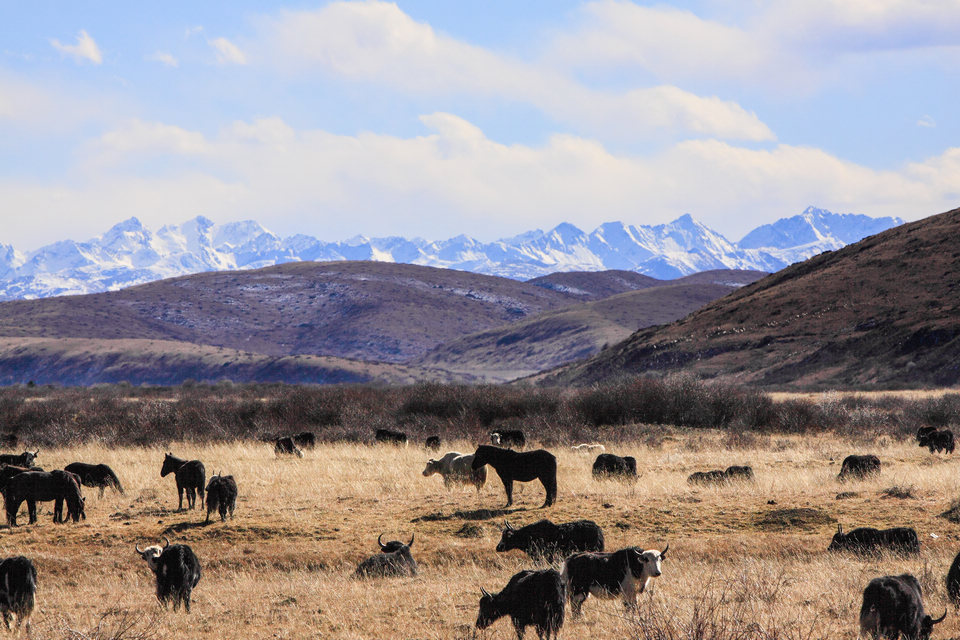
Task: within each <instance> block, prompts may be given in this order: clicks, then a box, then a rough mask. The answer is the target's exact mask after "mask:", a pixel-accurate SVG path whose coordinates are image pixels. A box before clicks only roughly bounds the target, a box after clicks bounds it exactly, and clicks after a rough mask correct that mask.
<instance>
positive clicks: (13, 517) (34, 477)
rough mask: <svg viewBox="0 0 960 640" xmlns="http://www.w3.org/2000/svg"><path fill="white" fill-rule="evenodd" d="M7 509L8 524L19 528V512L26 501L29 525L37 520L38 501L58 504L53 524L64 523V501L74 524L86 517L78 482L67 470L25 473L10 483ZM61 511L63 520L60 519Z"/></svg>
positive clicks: (5, 499) (6, 503)
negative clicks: (83, 516)
mask: <svg viewBox="0 0 960 640" xmlns="http://www.w3.org/2000/svg"><path fill="white" fill-rule="evenodd" d="M4 496H5V498H4V506H5V507H6V511H7V524H8V525H9V526H11V527H15V526H17V511H19V510H20V505H21V504H22V503H23V501H24V500H26V501H27V512H28V514H29V516H30V524H34V523H35V522H36V521H37V502H46V501H51V500H52V501H55V502H57V503H59V510H58V509H57V507H55V508H54V522H59V521H61V520H62V511H63V501H66V503H67V516H68V517H70V518H72V519H73V521H74V522H77V521H79V520H80V517H81V516H82V515H83V511H84V510H83V497H82V496H81V495H80V484H79V482H78V481H77V480H76V479H75V477H73V476H72V475H71V474H69V473H68V472H66V471H60V470H55V471H50V472H46V471H26V472H23V473H19V474H17V475H15V476H13V477H12V478H10V480H9V481H8V482H7V488H6V492H5V494H4ZM58 511H59V515H60V518H58Z"/></svg>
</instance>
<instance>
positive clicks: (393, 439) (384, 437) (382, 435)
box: [373, 429, 407, 444]
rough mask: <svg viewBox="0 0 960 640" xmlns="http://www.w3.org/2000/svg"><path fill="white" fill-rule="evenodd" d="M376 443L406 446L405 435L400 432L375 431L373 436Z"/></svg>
mask: <svg viewBox="0 0 960 640" xmlns="http://www.w3.org/2000/svg"><path fill="white" fill-rule="evenodd" d="M373 438H374V440H376V441H377V442H384V443H387V444H407V434H405V433H404V432H402V431H391V430H390V429H377V432H376V433H375V434H374V436H373Z"/></svg>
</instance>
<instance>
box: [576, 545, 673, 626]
mask: <svg viewBox="0 0 960 640" xmlns="http://www.w3.org/2000/svg"><path fill="white" fill-rule="evenodd" d="M669 548H670V545H669V544H668V545H667V546H665V547H664V548H663V551H657V550H656V549H651V550H649V551H643V550H641V549H640V548H639V547H627V548H626V549H620V550H619V551H614V552H613V553H575V554H573V555H572V556H570V557H569V558H567V560H566V562H564V563H563V579H564V582H565V583H566V585H567V597H568V598H569V599H570V606H571V610H572V611H573V615H574V617H577V616H579V615H580V612H581V609H582V607H583V602H584V601H585V600H586V599H587V597H588V596H590V595H594V596H596V597H598V598H615V597H617V596H621V597H622V598H623V604H624V606H626V607H636V606H637V595H638V594H640V593H643V592H644V590H645V589H646V588H647V583H649V582H650V580H651V579H653V578H656V577H659V576H660V574H661V568H660V563H661V562H662V561H663V560H664V559H665V558H666V556H667V550H668V549H669Z"/></svg>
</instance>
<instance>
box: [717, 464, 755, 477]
mask: <svg viewBox="0 0 960 640" xmlns="http://www.w3.org/2000/svg"><path fill="white" fill-rule="evenodd" d="M723 473H724V475H726V476H727V480H753V467H750V466H748V465H733V466H730V467H727V469H726V471H724V472H723Z"/></svg>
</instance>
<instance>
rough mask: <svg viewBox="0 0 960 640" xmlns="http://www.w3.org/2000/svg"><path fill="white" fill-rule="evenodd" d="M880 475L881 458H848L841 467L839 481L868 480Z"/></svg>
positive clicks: (868, 456) (871, 456)
mask: <svg viewBox="0 0 960 640" xmlns="http://www.w3.org/2000/svg"><path fill="white" fill-rule="evenodd" d="M879 473H880V458H878V457H877V456H874V455H865V456H847V457H846V458H844V459H843V464H842V465H841V467H840V474H839V475H838V476H837V479H838V480H849V479H851V478H866V477H867V476H871V475H878V474H879Z"/></svg>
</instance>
